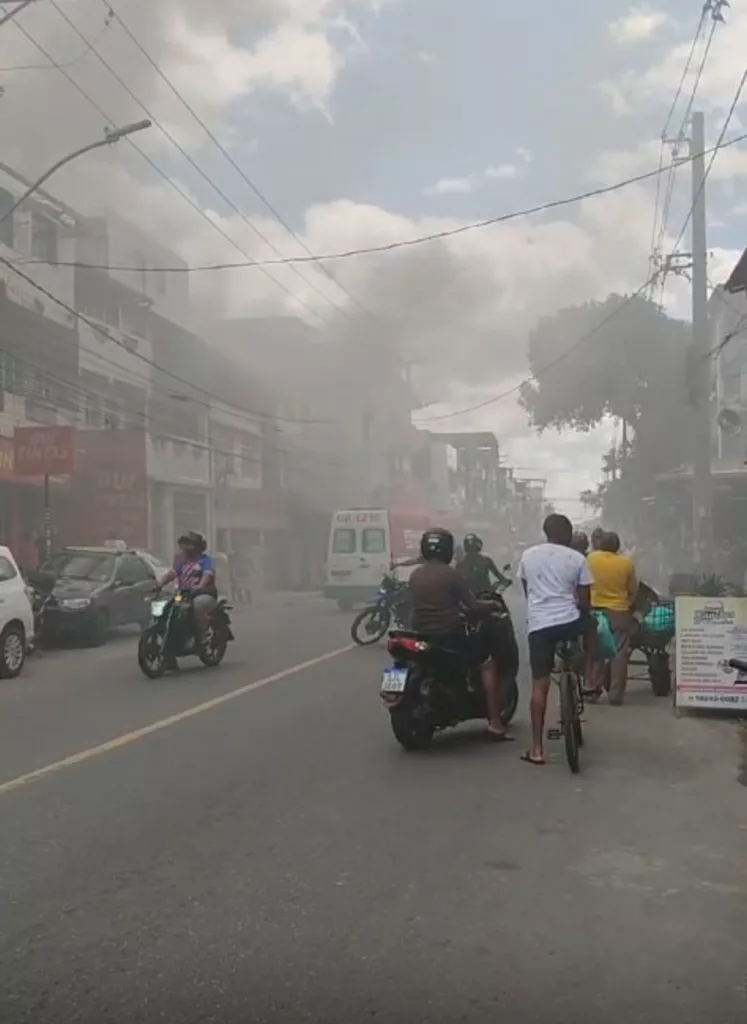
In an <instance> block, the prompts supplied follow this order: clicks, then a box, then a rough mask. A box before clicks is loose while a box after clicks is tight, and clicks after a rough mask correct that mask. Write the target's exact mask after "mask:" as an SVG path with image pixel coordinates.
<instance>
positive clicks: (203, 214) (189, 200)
mask: <svg viewBox="0 0 747 1024" xmlns="http://www.w3.org/2000/svg"><path fill="white" fill-rule="evenodd" d="M16 28H17V29H18V31H19V32H21V33H22V34H23V35H24V36H25V37H26V38H27V39H28V40H29V42H31V43H32V44H33V45H34V46H35V47H36V48H37V49H38V50H39V52H40V53H41V54H43V56H45V57H46V58H47V60H49V61H50V62H52V63H54V58H53V57H52V56H51V54H50V53H49V51H48V50H46V49H45V48H44V46H42V44H41V43H40V42H39V41H38V40H37V39H35V38H34V36H33V35H32V34H31V33H30V32H29V31H28V29H26V28H24V26H23V25H22V24H20V22H18V23H16ZM96 56H97V57H99V60H101V57H100V55H99V54H98V53H96ZM56 70H58V71H59V72H60V73H61V74H62V75H63V76H64V77H65V78H66V79H67V81H68V82H69V83H70V85H72V86H73V88H74V89H75V90H76V91H77V92H78V93H79V94H80V95H81V96H82V97H83V99H84V100H86V102H87V103H89V104H90V106H91V107H93V109H94V110H95V111H96V112H97V113H98V114H99V115H100V116H101V117H103V118H104V120H105V121H108V122H109V123H112V122H113V119H112V118H111V117H110V116H109V115H108V114H107V113H106V111H105V110H104V109H103V107H101V105H100V104H99V103H97V102H96V100H94V99H93V98H92V97H91V96H89V94H88V93H87V92H86V91H85V89H84V88H83V87H82V86H81V85H79V84H78V82H76V80H75V79H74V78H73V77H72V75H71V74H69V72H68V71H67V69H66V68H64V67H63V66H61V65H59V66H58V67H57V69H56ZM127 142H128V143H129V145H130V146H132V148H133V149H134V150H135V151H136V152H137V153H139V154H140V156H141V157H142V158H143V160H145V162H146V163H147V164H149V166H150V167H151V168H152V169H153V170H154V171H155V172H156V173H157V174H158V175H159V176H160V177H161V178H162V179H163V180H164V181H165V182H166V184H167V185H168V186H169V187H170V188H172V189H173V190H174V191H175V192H176V193H177V194H178V195H179V196H181V198H182V199H184V201H185V202H186V203H188V204H189V206H191V207H192V209H193V210H194V211H195V212H196V213H197V214H199V216H200V217H202V219H203V220H204V221H206V223H208V224H209V225H210V227H211V228H213V230H215V231H217V232H218V234H220V235H222V236H223V238H225V239H226V241H227V242H230V244H231V245H232V246H233V248H234V249H236V251H237V252H239V253H241V255H242V256H244V257H245V258H246V259H247V260H248V261H249V263H247V264H246V265H247V266H248V265H250V264H251V263H252V262H253V261H252V260H251V257H250V256H249V254H248V253H247V252H246V250H245V249H243V248H242V247H241V245H239V243H238V242H237V241H236V240H235V239H234V238H232V237H231V235H229V234H228V232H227V231H225V230H224V229H223V228H222V227H221V226H220V224H217V223H216V222H215V221H214V220H213V219H212V218H211V217H210V216H209V215H208V214H207V213H206V211H205V210H203V209H202V207H201V206H200V205H199V203H197V202H196V201H195V200H194V199H193V198H192V197H191V196H190V194H189V193H188V192H186V191H185V190H184V189H183V188H182V187H181V186H180V185H179V184H177V182H175V181H174V180H173V179H172V178H170V177H169V176H168V174H166V172H165V171H164V170H163V169H162V168H161V167H159V165H158V164H157V163H156V162H155V160H153V159H152V158H151V157H150V156H148V154H147V153H146V152H145V151H144V150H143V149H141V148H140V146H139V145H138V144H137V143H136V142H135V141H134V139H132V138H130V137H128V138H127ZM20 262H24V261H20ZM25 262H29V263H30V262H36V261H32V260H29V261H25ZM40 262H45V261H40ZM101 269H106V268H101ZM139 269H142V268H139ZM263 273H264V271H263ZM269 279H270V280H271V281H274V282H275V283H276V284H277V285H278V287H280V288H281V289H282V290H283V291H285V292H286V294H288V295H290V296H291V298H293V299H294V300H295V301H296V302H298V303H299V305H301V306H302V307H303V308H304V309H306V310H307V312H309V313H311V315H312V316H314V317H316V319H318V320H319V321H320V322H321V323H323V324H324V325H325V327H328V326H329V322H328V321H327V320H325V319H324V317H323V316H321V314H320V313H318V312H317V311H316V310H315V309H312V308H311V306H308V305H307V304H306V303H305V302H303V300H302V299H299V298H298V297H297V296H295V295H293V293H292V292H291V291H290V290H289V289H288V288H287V287H285V286H284V285H282V284H281V283H280V282H279V281H276V280H275V278H273V277H272V276H271V275H269Z"/></svg>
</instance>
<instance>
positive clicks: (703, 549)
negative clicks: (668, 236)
mask: <svg viewBox="0 0 747 1024" xmlns="http://www.w3.org/2000/svg"><path fill="white" fill-rule="evenodd" d="M690 156H691V158H692V159H691V166H692V226H691V232H692V242H691V248H692V318H693V341H692V361H691V375H692V379H691V393H692V425H693V429H692V444H693V489H692V504H693V558H694V561H695V564H696V565H697V566H699V567H703V568H705V567H706V564H707V562H708V560H709V559H710V557H711V555H712V551H713V494H712V487H711V419H710V414H711V359H710V333H709V322H708V252H707V249H706V196H705V185H706V167H705V125H704V118H703V114H702V113H694V114H693V115H692V124H691V133H690Z"/></svg>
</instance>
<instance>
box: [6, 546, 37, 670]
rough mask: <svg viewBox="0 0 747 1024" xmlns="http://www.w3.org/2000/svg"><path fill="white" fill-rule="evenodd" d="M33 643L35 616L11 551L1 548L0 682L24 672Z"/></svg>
mask: <svg viewBox="0 0 747 1024" xmlns="http://www.w3.org/2000/svg"><path fill="white" fill-rule="evenodd" d="M33 639H34V613H33V611H32V609H31V600H30V599H29V595H28V591H27V589H26V583H25V581H24V579H23V576H22V575H21V570H20V569H19V568H18V564H17V563H16V560H15V558H14V557H13V554H12V552H11V550H10V548H6V547H3V546H2V545H0V679H13V678H14V677H15V676H17V675H18V673H19V672H20V671H21V669H22V668H23V664H24V662H25V661H26V652H27V651H28V649H29V647H30V646H31V644H32V642H33Z"/></svg>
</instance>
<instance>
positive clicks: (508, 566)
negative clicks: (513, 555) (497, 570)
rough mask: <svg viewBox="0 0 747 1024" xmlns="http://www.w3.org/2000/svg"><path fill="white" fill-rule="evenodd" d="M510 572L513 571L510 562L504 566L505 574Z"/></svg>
mask: <svg viewBox="0 0 747 1024" xmlns="http://www.w3.org/2000/svg"><path fill="white" fill-rule="evenodd" d="M510 570H511V563H510V562H506V564H505V565H504V566H503V571H504V572H510Z"/></svg>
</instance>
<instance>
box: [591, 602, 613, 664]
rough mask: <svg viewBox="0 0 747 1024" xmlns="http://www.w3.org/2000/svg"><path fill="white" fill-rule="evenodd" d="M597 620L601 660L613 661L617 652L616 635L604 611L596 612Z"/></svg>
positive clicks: (598, 646)
mask: <svg viewBox="0 0 747 1024" xmlns="http://www.w3.org/2000/svg"><path fill="white" fill-rule="evenodd" d="M594 617H595V618H596V620H597V651H598V654H599V659H600V660H601V661H611V660H612V658H614V657H615V655H616V654H617V644H616V643H615V636H614V633H613V632H612V629H611V628H610V624H609V620H608V619H607V616H606V615H605V614H604V612H594Z"/></svg>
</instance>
